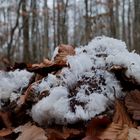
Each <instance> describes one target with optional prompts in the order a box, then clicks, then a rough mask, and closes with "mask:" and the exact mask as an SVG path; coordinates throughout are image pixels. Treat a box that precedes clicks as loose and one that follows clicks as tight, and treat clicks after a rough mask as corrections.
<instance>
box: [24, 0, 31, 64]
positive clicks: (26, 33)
mask: <svg viewBox="0 0 140 140" xmlns="http://www.w3.org/2000/svg"><path fill="white" fill-rule="evenodd" d="M26 4H27V3H26V0H24V1H23V3H22V12H23V13H25V14H23V16H22V20H23V24H24V25H23V60H24V62H26V63H27V62H29V60H30V51H29V17H28V14H27V10H26V6H27V5H26Z"/></svg>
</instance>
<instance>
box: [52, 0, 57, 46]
mask: <svg viewBox="0 0 140 140" xmlns="http://www.w3.org/2000/svg"><path fill="white" fill-rule="evenodd" d="M53 40H54V48H55V47H56V45H57V42H56V10H55V0H53Z"/></svg>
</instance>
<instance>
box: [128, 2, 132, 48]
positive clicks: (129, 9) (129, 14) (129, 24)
mask: <svg viewBox="0 0 140 140" xmlns="http://www.w3.org/2000/svg"><path fill="white" fill-rule="evenodd" d="M127 21H128V22H127V26H128V46H129V49H130V50H131V45H132V44H131V34H132V33H131V2H130V0H129V3H128V17H127Z"/></svg>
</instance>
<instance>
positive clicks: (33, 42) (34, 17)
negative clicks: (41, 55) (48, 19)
mask: <svg viewBox="0 0 140 140" xmlns="http://www.w3.org/2000/svg"><path fill="white" fill-rule="evenodd" d="M31 10H32V20H31V45H32V62H36V61H37V55H38V54H37V53H38V52H37V46H36V45H37V43H36V41H37V40H36V39H37V38H36V34H37V31H36V29H37V1H36V0H31Z"/></svg>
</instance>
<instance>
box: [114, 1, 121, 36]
mask: <svg viewBox="0 0 140 140" xmlns="http://www.w3.org/2000/svg"><path fill="white" fill-rule="evenodd" d="M119 4H120V1H119V0H116V5H115V19H116V20H115V26H116V37H117V38H119V37H120V23H119Z"/></svg>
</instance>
